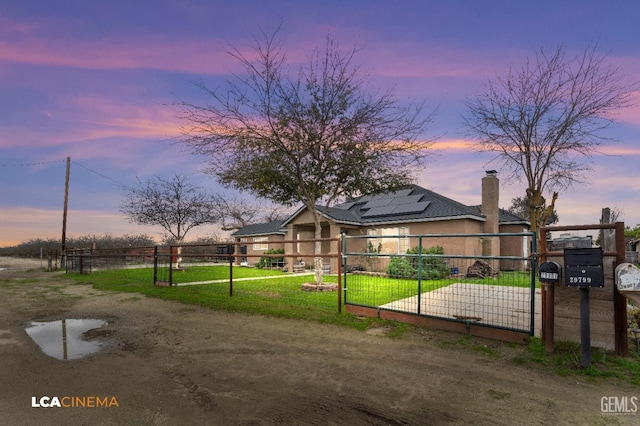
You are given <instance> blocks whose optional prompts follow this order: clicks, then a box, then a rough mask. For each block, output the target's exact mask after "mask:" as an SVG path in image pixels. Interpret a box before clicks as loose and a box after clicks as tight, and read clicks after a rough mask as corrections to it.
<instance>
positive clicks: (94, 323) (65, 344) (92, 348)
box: [25, 319, 106, 360]
mask: <svg viewBox="0 0 640 426" xmlns="http://www.w3.org/2000/svg"><path fill="white" fill-rule="evenodd" d="M105 324H106V321H103V320H96V319H63V320H59V321H48V322H38V321H32V322H31V323H30V324H29V326H27V327H26V329H25V330H26V332H27V334H28V335H29V337H31V338H32V339H33V341H34V342H36V343H37V344H38V346H40V349H42V352H44V353H45V354H47V355H49V356H50V357H53V358H56V359H60V360H69V359H78V358H83V357H85V356H87V355H91V354H93V353H96V352H98V351H99V350H100V348H101V346H102V342H100V341H97V340H84V339H83V338H82V335H83V333H85V332H87V331H89V330H93V329H94V328H100V327H102V326H104V325H105Z"/></svg>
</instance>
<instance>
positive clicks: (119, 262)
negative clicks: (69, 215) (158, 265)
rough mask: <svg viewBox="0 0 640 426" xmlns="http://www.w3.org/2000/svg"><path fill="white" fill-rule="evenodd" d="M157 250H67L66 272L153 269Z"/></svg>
mask: <svg viewBox="0 0 640 426" xmlns="http://www.w3.org/2000/svg"><path fill="white" fill-rule="evenodd" d="M155 250H156V247H122V248H109V249H94V248H80V249H77V248H73V249H67V250H66V252H65V256H64V258H65V260H64V264H65V270H66V271H67V272H77V273H81V274H89V273H91V272H93V271H99V270H108V269H127V268H144V267H151V266H153V262H154V252H155Z"/></svg>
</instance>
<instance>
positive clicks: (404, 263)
mask: <svg viewBox="0 0 640 426" xmlns="http://www.w3.org/2000/svg"><path fill="white" fill-rule="evenodd" d="M416 272H417V271H416V269H415V268H414V267H413V266H411V263H409V260H408V259H407V258H406V257H402V256H393V257H392V258H391V260H390V261H389V266H387V275H388V276H389V277H391V278H415V277H416Z"/></svg>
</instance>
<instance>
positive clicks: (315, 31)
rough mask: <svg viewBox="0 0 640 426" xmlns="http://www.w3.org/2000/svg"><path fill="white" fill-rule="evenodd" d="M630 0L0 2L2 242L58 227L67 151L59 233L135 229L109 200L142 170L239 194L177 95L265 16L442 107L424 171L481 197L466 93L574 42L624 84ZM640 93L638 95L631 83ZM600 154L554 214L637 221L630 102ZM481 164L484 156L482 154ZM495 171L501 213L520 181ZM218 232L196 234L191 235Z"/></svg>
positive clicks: (212, 81)
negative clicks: (186, 122) (603, 59)
mask: <svg viewBox="0 0 640 426" xmlns="http://www.w3.org/2000/svg"><path fill="white" fill-rule="evenodd" d="M638 18H640V4H639V3H637V2H636V1H632V0H627V1H617V0H612V1H609V2H603V1H601V0H600V1H583V0H582V1H577V0H576V1H566V0H553V1H548V0H541V1H538V2H514V1H507V0H505V1H463V0H460V1H450V0H446V1H445V0H442V1H424V0H422V1H418V0H415V1H410V0H396V1H394V2H390V1H376V0H369V1H364V0H361V1H357V0H354V1H339V2H338V1H329V0H325V1H322V2H305V1H295V0H289V1H284V0H277V1H271V0H270V1H264V0H262V1H243V0H235V1H212V0H182V1H163V0H154V1H143V0H138V1H123V0H110V1H81V0H78V1H66V0H57V1H55V2H51V1H44V0H42V1H18V0H4V1H3V2H2V4H1V5H0V181H1V185H0V223H1V225H0V246H6V245H13V244H16V243H18V242H21V241H26V240H29V239H31V238H37V237H45V238H48V237H53V238H59V237H60V234H61V224H62V205H63V197H64V177H65V176H64V175H65V159H66V157H67V156H69V157H71V159H72V164H71V186H70V195H69V209H70V210H69V221H68V229H67V233H68V235H72V236H73V235H83V234H104V233H111V234H114V235H121V234H139V233H147V234H149V235H151V236H154V237H156V236H159V234H160V232H161V230H160V229H158V228H145V227H141V226H138V225H132V224H129V223H128V222H127V221H126V220H125V219H124V218H123V217H122V216H121V215H120V213H119V212H118V206H119V203H120V200H121V198H122V196H123V195H124V191H123V189H122V187H121V184H123V185H132V184H134V182H135V179H136V177H140V178H142V179H147V178H152V177H155V176H169V175H173V174H175V173H180V174H187V175H191V176H192V179H193V181H194V183H196V184H198V185H202V186H204V187H206V188H207V189H208V190H210V191H211V192H217V193H228V194H230V195H231V196H233V195H241V194H234V193H232V192H230V191H228V190H224V189H222V188H220V187H219V186H218V185H217V184H216V182H215V181H214V180H213V178H211V177H209V176H206V175H203V174H202V173H200V170H201V169H202V163H201V159H199V158H196V157H194V156H192V155H190V154H189V153H188V152H186V151H185V150H184V149H183V148H182V147H181V146H180V145H179V144H176V143H175V142H174V139H175V137H176V136H177V135H178V132H179V124H180V123H179V121H178V119H177V118H176V111H175V109H173V108H172V107H170V106H167V105H168V104H170V103H171V102H172V101H173V100H174V99H175V97H180V98H184V99H195V98H194V96H195V94H196V92H195V90H194V88H193V85H192V83H191V82H192V81H194V80H197V81H203V82H204V83H205V84H206V85H208V86H209V87H216V86H218V85H219V84H220V83H221V82H222V81H223V80H224V79H225V78H227V77H228V75H229V73H231V72H234V71H239V69H238V68H237V65H236V64H235V63H234V62H232V61H230V60H229V57H228V55H226V54H225V53H224V50H225V44H226V43H231V44H233V45H235V46H237V47H240V48H243V49H244V48H247V47H248V45H249V43H250V42H251V39H252V37H256V36H258V34H259V29H260V28H273V27H275V26H277V25H278V24H279V23H282V35H283V37H284V43H285V46H286V49H287V51H288V52H289V55H290V57H291V58H292V59H297V58H300V60H304V57H305V54H307V53H308V52H309V50H310V49H311V48H312V47H314V46H316V45H318V44H322V43H323V41H324V39H325V38H326V36H327V34H328V33H330V34H331V35H332V36H333V37H334V38H336V39H337V40H338V41H339V42H340V44H341V45H342V46H344V47H346V48H350V47H353V46H354V45H355V46H357V47H359V48H360V49H361V50H360V53H359V54H358V56H357V61H358V63H359V64H361V65H362V67H363V69H365V70H366V71H367V72H368V73H369V74H370V84H371V86H372V87H374V88H380V89H382V90H386V89H388V88H392V89H393V90H394V91H395V93H396V95H397V96H398V97H400V98H403V99H404V98H407V99H412V100H415V101H419V102H422V101H424V102H425V103H426V105H427V108H430V109H433V108H436V107H437V108H438V112H437V114H436V116H435V123H434V125H433V126H432V127H431V128H430V129H429V131H428V132H427V133H426V134H425V135H424V137H425V138H432V137H433V136H440V138H439V139H438V142H437V143H436V144H435V146H434V148H435V149H436V151H437V154H436V155H435V156H434V157H433V159H432V160H431V162H429V163H427V164H426V165H425V169H424V171H423V172H422V173H420V175H419V176H417V177H416V178H417V183H418V184H420V185H422V186H424V187H426V188H429V189H432V190H435V191H436V192H439V193H441V194H443V195H445V196H448V197H451V198H453V199H456V200H458V201H460V202H463V203H467V204H479V203H480V179H481V177H482V176H483V175H484V170H487V169H490V168H496V167H497V164H496V163H488V162H489V161H490V160H491V156H490V155H480V154H477V153H474V152H473V151H472V150H470V149H469V148H468V147H467V144H466V141H465V139H464V129H463V127H462V120H461V115H462V114H463V113H464V112H465V110H464V100H465V98H466V97H469V96H472V95H474V94H477V93H478V92H480V91H482V88H483V85H484V83H485V82H486V81H487V79H488V78H492V77H494V76H495V75H496V74H504V73H505V71H506V70H508V68H509V66H511V65H516V66H518V65H519V64H521V63H522V62H523V60H524V59H525V58H526V57H527V56H528V55H531V54H532V53H534V52H535V51H536V50H538V49H539V48H541V47H545V48H547V49H554V48H555V47H557V46H558V45H560V44H562V45H564V46H565V47H566V49H567V50H568V51H569V52H570V53H573V52H576V53H577V52H579V51H581V50H583V49H584V48H585V47H587V46H590V45H593V44H596V43H597V45H598V47H599V50H600V51H601V52H602V53H604V54H606V55H607V58H608V61H610V63H611V64H613V65H616V66H619V67H622V68H623V69H624V71H625V73H626V74H627V75H628V76H629V79H630V81H631V80H634V79H635V80H636V81H640V25H639V24H638ZM635 99H636V102H637V103H640V93H636V94H635ZM617 118H618V120H619V122H618V123H617V124H615V125H614V126H612V127H611V128H610V129H609V130H608V131H607V133H606V134H605V136H609V137H612V138H615V139H617V140H618V141H617V142H615V143H610V144H609V145H607V146H605V147H603V152H604V153H605V154H606V155H601V154H597V155H595V156H594V157H593V159H592V160H593V173H592V174H591V175H590V176H589V177H588V179H587V180H588V181H587V182H585V183H584V184H580V185H576V186H575V187H573V188H570V189H569V190H567V191H565V192H563V193H561V194H560V197H559V199H558V202H557V211H558V214H559V216H560V224H562V225H571V224H591V223H597V221H598V218H599V217H600V212H601V209H602V207H612V208H617V209H620V210H622V212H623V219H624V220H625V222H626V223H627V224H628V225H631V226H635V225H636V224H640V166H639V165H640V106H638V105H636V106H634V107H632V108H629V109H627V110H624V111H622V112H621V113H620V114H619V116H618V117H617ZM487 163H488V164H487ZM524 187H525V186H524V184H523V183H522V182H507V181H506V180H505V179H503V180H502V181H501V202H500V205H501V207H504V208H506V207H508V206H509V205H510V204H511V199H512V198H513V197H515V196H520V195H522V194H523V192H524ZM212 232H217V230H216V228H215V227H206V228H202V229H201V230H200V231H198V232H195V230H194V231H192V233H191V234H189V237H191V238H195V237H197V236H199V235H203V234H210V233H212Z"/></svg>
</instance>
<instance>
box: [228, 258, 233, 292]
mask: <svg viewBox="0 0 640 426" xmlns="http://www.w3.org/2000/svg"><path fill="white" fill-rule="evenodd" d="M229 297H233V255H232V254H231V253H229Z"/></svg>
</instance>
